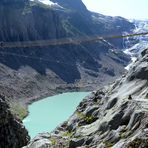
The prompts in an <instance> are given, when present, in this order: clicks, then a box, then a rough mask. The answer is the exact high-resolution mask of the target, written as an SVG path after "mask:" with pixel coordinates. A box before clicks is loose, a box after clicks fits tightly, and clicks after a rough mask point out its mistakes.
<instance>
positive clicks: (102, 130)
mask: <svg viewBox="0 0 148 148" xmlns="http://www.w3.org/2000/svg"><path fill="white" fill-rule="evenodd" d="M147 59H148V49H146V50H145V51H143V52H142V56H141V57H140V58H139V59H138V60H137V61H136V62H135V63H134V65H133V67H132V68H131V69H130V71H129V73H128V74H127V75H126V76H122V78H121V79H118V80H116V81H115V82H114V83H113V84H111V85H110V86H108V87H105V88H102V89H99V90H97V91H94V92H92V93H91V94H90V95H89V96H88V97H86V98H85V99H84V100H83V101H82V102H81V103H80V104H79V106H78V107H77V109H76V111H75V113H74V114H73V115H72V116H71V117H70V118H69V120H68V121H66V122H65V123H63V124H62V125H60V126H59V127H58V128H57V129H55V131H54V132H52V133H50V134H48V133H46V134H41V135H40V136H37V137H35V138H34V139H33V140H32V141H30V143H29V145H28V146H26V148H33V147H32V144H34V145H36V148H43V147H45V148H47V147H51V148H52V147H53V148H54V147H55V148H61V147H63V148H64V147H69V148H76V147H82V148H83V147H84V148H86V147H91V148H96V147H97V148H109V147H112V148H147V147H148V93H147V92H148V78H147V77H143V75H145V76H147V75H148V71H147V70H143V67H146V68H147V63H148V60H147ZM137 69H138V70H137ZM139 73H142V75H141V74H140V75H139ZM131 77H132V79H131ZM44 140H45V141H46V142H45V145H44ZM38 144H39V146H38ZM40 145H42V146H40Z"/></svg>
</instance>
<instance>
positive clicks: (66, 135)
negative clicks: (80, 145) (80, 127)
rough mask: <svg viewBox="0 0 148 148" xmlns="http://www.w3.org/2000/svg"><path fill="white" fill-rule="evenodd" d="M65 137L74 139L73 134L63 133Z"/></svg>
mask: <svg viewBox="0 0 148 148" xmlns="http://www.w3.org/2000/svg"><path fill="white" fill-rule="evenodd" d="M63 136H64V137H72V136H73V132H69V131H67V132H65V133H63Z"/></svg>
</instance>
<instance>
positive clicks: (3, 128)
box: [0, 95, 30, 148]
mask: <svg viewBox="0 0 148 148" xmlns="http://www.w3.org/2000/svg"><path fill="white" fill-rule="evenodd" d="M29 139H30V137H29V136H28V132H27V130H26V129H25V127H24V126H23V125H22V123H21V121H20V120H18V119H17V118H15V117H14V116H13V115H12V114H11V112H10V110H9V107H8V105H7V103H6V100H5V97H4V96H2V95H0V148H21V147H22V146H24V145H26V144H27V143H28V141H29Z"/></svg>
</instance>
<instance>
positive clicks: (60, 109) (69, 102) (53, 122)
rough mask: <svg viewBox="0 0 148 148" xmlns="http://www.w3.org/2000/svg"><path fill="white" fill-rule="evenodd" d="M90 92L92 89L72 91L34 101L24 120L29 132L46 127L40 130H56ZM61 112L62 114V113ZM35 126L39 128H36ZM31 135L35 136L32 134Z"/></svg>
mask: <svg viewBox="0 0 148 148" xmlns="http://www.w3.org/2000/svg"><path fill="white" fill-rule="evenodd" d="M90 93H91V92H90V91H83V92H82V91H80V92H78V91H77V92H73V91H70V92H66V93H62V94H57V95H54V96H50V97H46V98H44V99H42V100H39V101H36V102H34V103H35V104H31V105H30V106H28V116H26V118H24V119H23V121H22V122H23V124H24V125H25V127H26V129H27V130H28V132H29V133H30V131H32V132H36V131H38V130H40V129H44V128H45V127H46V128H47V129H45V130H43V131H40V132H44V131H49V132H51V131H50V130H51V129H52V130H54V129H55V128H56V127H57V126H58V125H59V124H61V123H63V122H64V121H66V120H67V119H68V118H69V117H70V116H71V115H72V114H73V112H74V111H75V109H76V107H77V106H78V105H79V103H80V102H81V101H82V100H83V99H84V98H85V97H86V96H87V95H89V94H90ZM36 106H37V107H36ZM53 112H54V116H53ZM60 113H62V114H61V115H60ZM43 115H44V116H43ZM59 115H60V116H59ZM48 120H49V121H48ZM47 123H50V124H47ZM46 124H47V125H46ZM26 125H27V126H26ZM41 125H42V126H41ZM54 126H55V127H54ZM28 127H29V129H28ZM30 127H31V128H30ZM34 127H38V128H35V129H34ZM33 129H34V130H33ZM36 134H37V133H36ZM31 137H33V136H32V134H31Z"/></svg>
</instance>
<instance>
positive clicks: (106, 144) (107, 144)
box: [103, 141, 114, 148]
mask: <svg viewBox="0 0 148 148" xmlns="http://www.w3.org/2000/svg"><path fill="white" fill-rule="evenodd" d="M103 143H104V144H105V146H106V147H107V148H110V147H112V146H113V145H114V143H113V142H109V141H105V142H103Z"/></svg>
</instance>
